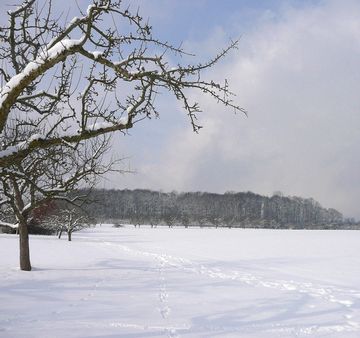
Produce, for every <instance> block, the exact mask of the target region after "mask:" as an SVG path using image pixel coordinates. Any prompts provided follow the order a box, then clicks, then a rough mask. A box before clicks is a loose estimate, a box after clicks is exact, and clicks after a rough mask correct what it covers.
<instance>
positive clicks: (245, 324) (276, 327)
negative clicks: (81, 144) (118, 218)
mask: <svg viewBox="0 0 360 338" xmlns="http://www.w3.org/2000/svg"><path fill="white" fill-rule="evenodd" d="M30 245H31V256H32V264H33V267H34V269H33V271H31V272H23V271H19V269H18V268H17V265H18V238H17V236H16V235H4V234H2V235H0V337H129V338H131V337H132V338H135V337H136V338H141V337H144V338H145V337H251V338H255V337H256V338H262V337H265V338H267V337H271V338H275V337H341V338H342V337H346V338H355V337H360V251H359V248H360V232H359V231H340V230H339V231H291V230H281V231H280V230H242V229H198V228H189V229H184V228H172V229H168V228H163V227H157V228H154V229H152V228H150V227H142V228H140V229H139V228H133V227H124V228H114V227H112V226H110V225H102V226H97V227H96V228H93V229H87V230H85V231H81V232H78V233H75V234H74V236H73V241H72V242H67V241H66V239H65V238H64V239H62V240H58V239H57V238H55V237H47V236H31V238H30Z"/></svg>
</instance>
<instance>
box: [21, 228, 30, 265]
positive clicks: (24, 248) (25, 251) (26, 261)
mask: <svg viewBox="0 0 360 338" xmlns="http://www.w3.org/2000/svg"><path fill="white" fill-rule="evenodd" d="M19 242H20V269H21V270H23V271H31V263H30V251H29V233H28V228H27V224H26V223H23V222H20V223H19Z"/></svg>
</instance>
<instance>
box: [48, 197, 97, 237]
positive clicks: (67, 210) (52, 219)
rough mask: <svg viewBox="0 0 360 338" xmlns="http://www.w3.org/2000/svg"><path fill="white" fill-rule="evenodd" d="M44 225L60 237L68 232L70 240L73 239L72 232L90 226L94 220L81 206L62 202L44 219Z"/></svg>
mask: <svg viewBox="0 0 360 338" xmlns="http://www.w3.org/2000/svg"><path fill="white" fill-rule="evenodd" d="M42 223H43V226H44V227H46V228H48V229H49V228H50V229H52V230H53V231H55V232H56V233H57V236H58V238H59V239H60V238H61V236H62V234H63V232H66V234H67V239H68V241H71V240H72V234H73V232H75V231H79V230H82V229H85V228H89V227H90V226H91V225H92V224H93V221H92V220H91V219H90V217H89V216H88V215H87V214H86V213H85V212H84V210H83V209H82V208H81V207H80V206H76V205H74V204H69V203H60V204H59V205H58V208H57V209H56V210H54V211H53V212H52V213H50V214H49V215H48V216H47V217H45V218H44V219H43V220H42Z"/></svg>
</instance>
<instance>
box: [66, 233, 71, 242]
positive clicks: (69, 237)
mask: <svg viewBox="0 0 360 338" xmlns="http://www.w3.org/2000/svg"><path fill="white" fill-rule="evenodd" d="M67 234H68V241H69V242H71V231H68V233H67Z"/></svg>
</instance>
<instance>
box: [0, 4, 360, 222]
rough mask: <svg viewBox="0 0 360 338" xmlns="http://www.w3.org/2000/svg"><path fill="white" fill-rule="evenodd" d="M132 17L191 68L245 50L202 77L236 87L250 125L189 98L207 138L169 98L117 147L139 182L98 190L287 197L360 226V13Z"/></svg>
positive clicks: (332, 9)
mask: <svg viewBox="0 0 360 338" xmlns="http://www.w3.org/2000/svg"><path fill="white" fill-rule="evenodd" d="M54 1H55V2H57V3H60V2H59V1H58V0H54ZM67 1H68V3H69V6H70V3H73V2H72V1H70V0H67ZM10 2H11V1H10V0H9V1H8V0H0V4H1V5H4V4H8V3H10ZM65 2H66V1H62V2H61V6H62V7H63V6H65ZM125 2H126V1H125ZM78 3H79V6H80V7H81V6H84V8H86V7H87V5H88V3H89V1H88V0H78ZM130 6H131V8H133V9H137V8H139V12H140V14H141V15H142V16H144V17H145V18H149V21H150V24H151V25H152V26H153V33H154V35H155V36H157V37H159V38H160V39H162V40H165V41H170V42H173V43H174V44H175V45H177V44H179V43H181V42H182V43H183V46H184V47H185V49H186V50H188V51H189V52H192V53H195V54H196V57H194V62H195V63H197V61H206V60H207V59H209V58H210V57H211V56H214V55H215V54H216V53H217V52H218V51H219V50H221V49H222V48H224V47H225V46H226V45H227V44H228V43H229V41H230V39H237V38H240V43H239V49H238V50H236V51H233V52H231V53H230V54H229V55H228V56H227V57H226V58H225V59H224V60H222V62H221V63H219V64H217V65H216V66H215V67H214V68H212V69H211V70H209V71H208V72H207V74H206V75H207V76H208V77H209V78H213V79H215V80H219V79H224V78H226V79H228V80H229V83H230V87H231V89H232V91H233V92H235V93H236V95H237V96H236V98H235V101H236V102H237V103H238V104H239V105H240V106H242V107H243V108H245V109H246V110H247V112H248V117H245V116H244V115H242V114H234V113H233V112H232V111H230V110H227V109H226V108H224V107H222V106H220V105H218V104H216V102H214V100H212V99H211V98H209V97H204V96H199V94H197V93H190V94H189V95H190V96H191V97H192V98H194V99H197V100H198V101H199V102H200V104H201V107H202V110H203V112H202V113H201V114H199V120H200V122H201V124H202V125H203V127H204V128H203V129H201V130H200V132H199V133H198V134H196V133H194V132H192V128H191V126H190V123H189V121H188V119H187V117H186V113H185V112H184V111H183V109H182V108H181V106H179V105H178V103H177V101H176V100H175V99H174V98H172V97H171V96H169V95H168V94H166V93H163V94H162V95H159V96H158V97H157V107H158V109H159V112H160V118H159V119H151V120H145V121H143V122H142V124H138V125H136V127H135V128H133V129H132V130H130V131H129V133H128V134H127V135H125V136H123V135H117V136H116V137H115V140H114V147H113V154H114V156H117V157H126V158H128V160H127V162H126V163H127V164H126V166H128V167H129V168H130V169H131V170H133V171H135V173H133V174H126V175H112V176H110V177H107V179H106V180H103V181H102V182H101V183H100V184H99V186H100V187H106V188H110V187H111V188H119V189H125V188H129V189H133V188H148V189H154V190H160V189H161V190H163V191H173V190H176V191H210V192H218V193H222V192H226V191H253V192H255V193H259V194H264V195H269V196H271V195H272V194H273V193H274V192H275V191H281V192H282V193H283V194H284V195H288V196H295V195H296V196H302V197H312V198H314V199H316V200H317V201H319V202H320V203H321V204H322V205H323V206H324V207H327V208H330V207H331V208H335V209H337V210H339V211H341V212H342V213H343V214H344V215H345V216H346V217H355V218H357V219H360V208H359V201H360V156H359V155H360V95H359V93H360V2H359V1H357V0H354V1H351V0H337V1H335V0H334V1H331V0H329V1H325V0H324V1H315V0H314V1H311V0H308V1H307V0H305V1H299V0H298V1H295V0H293V1H292V0H288V1H276V0H269V1H256V0H254V1H251V0H247V1H246V0H237V1H236V0H225V1H216V0H198V1H190V0H182V1H180V0H178V1H175V0H152V1H146V0H132V1H130ZM1 7H2V8H3V7H4V6H1Z"/></svg>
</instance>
